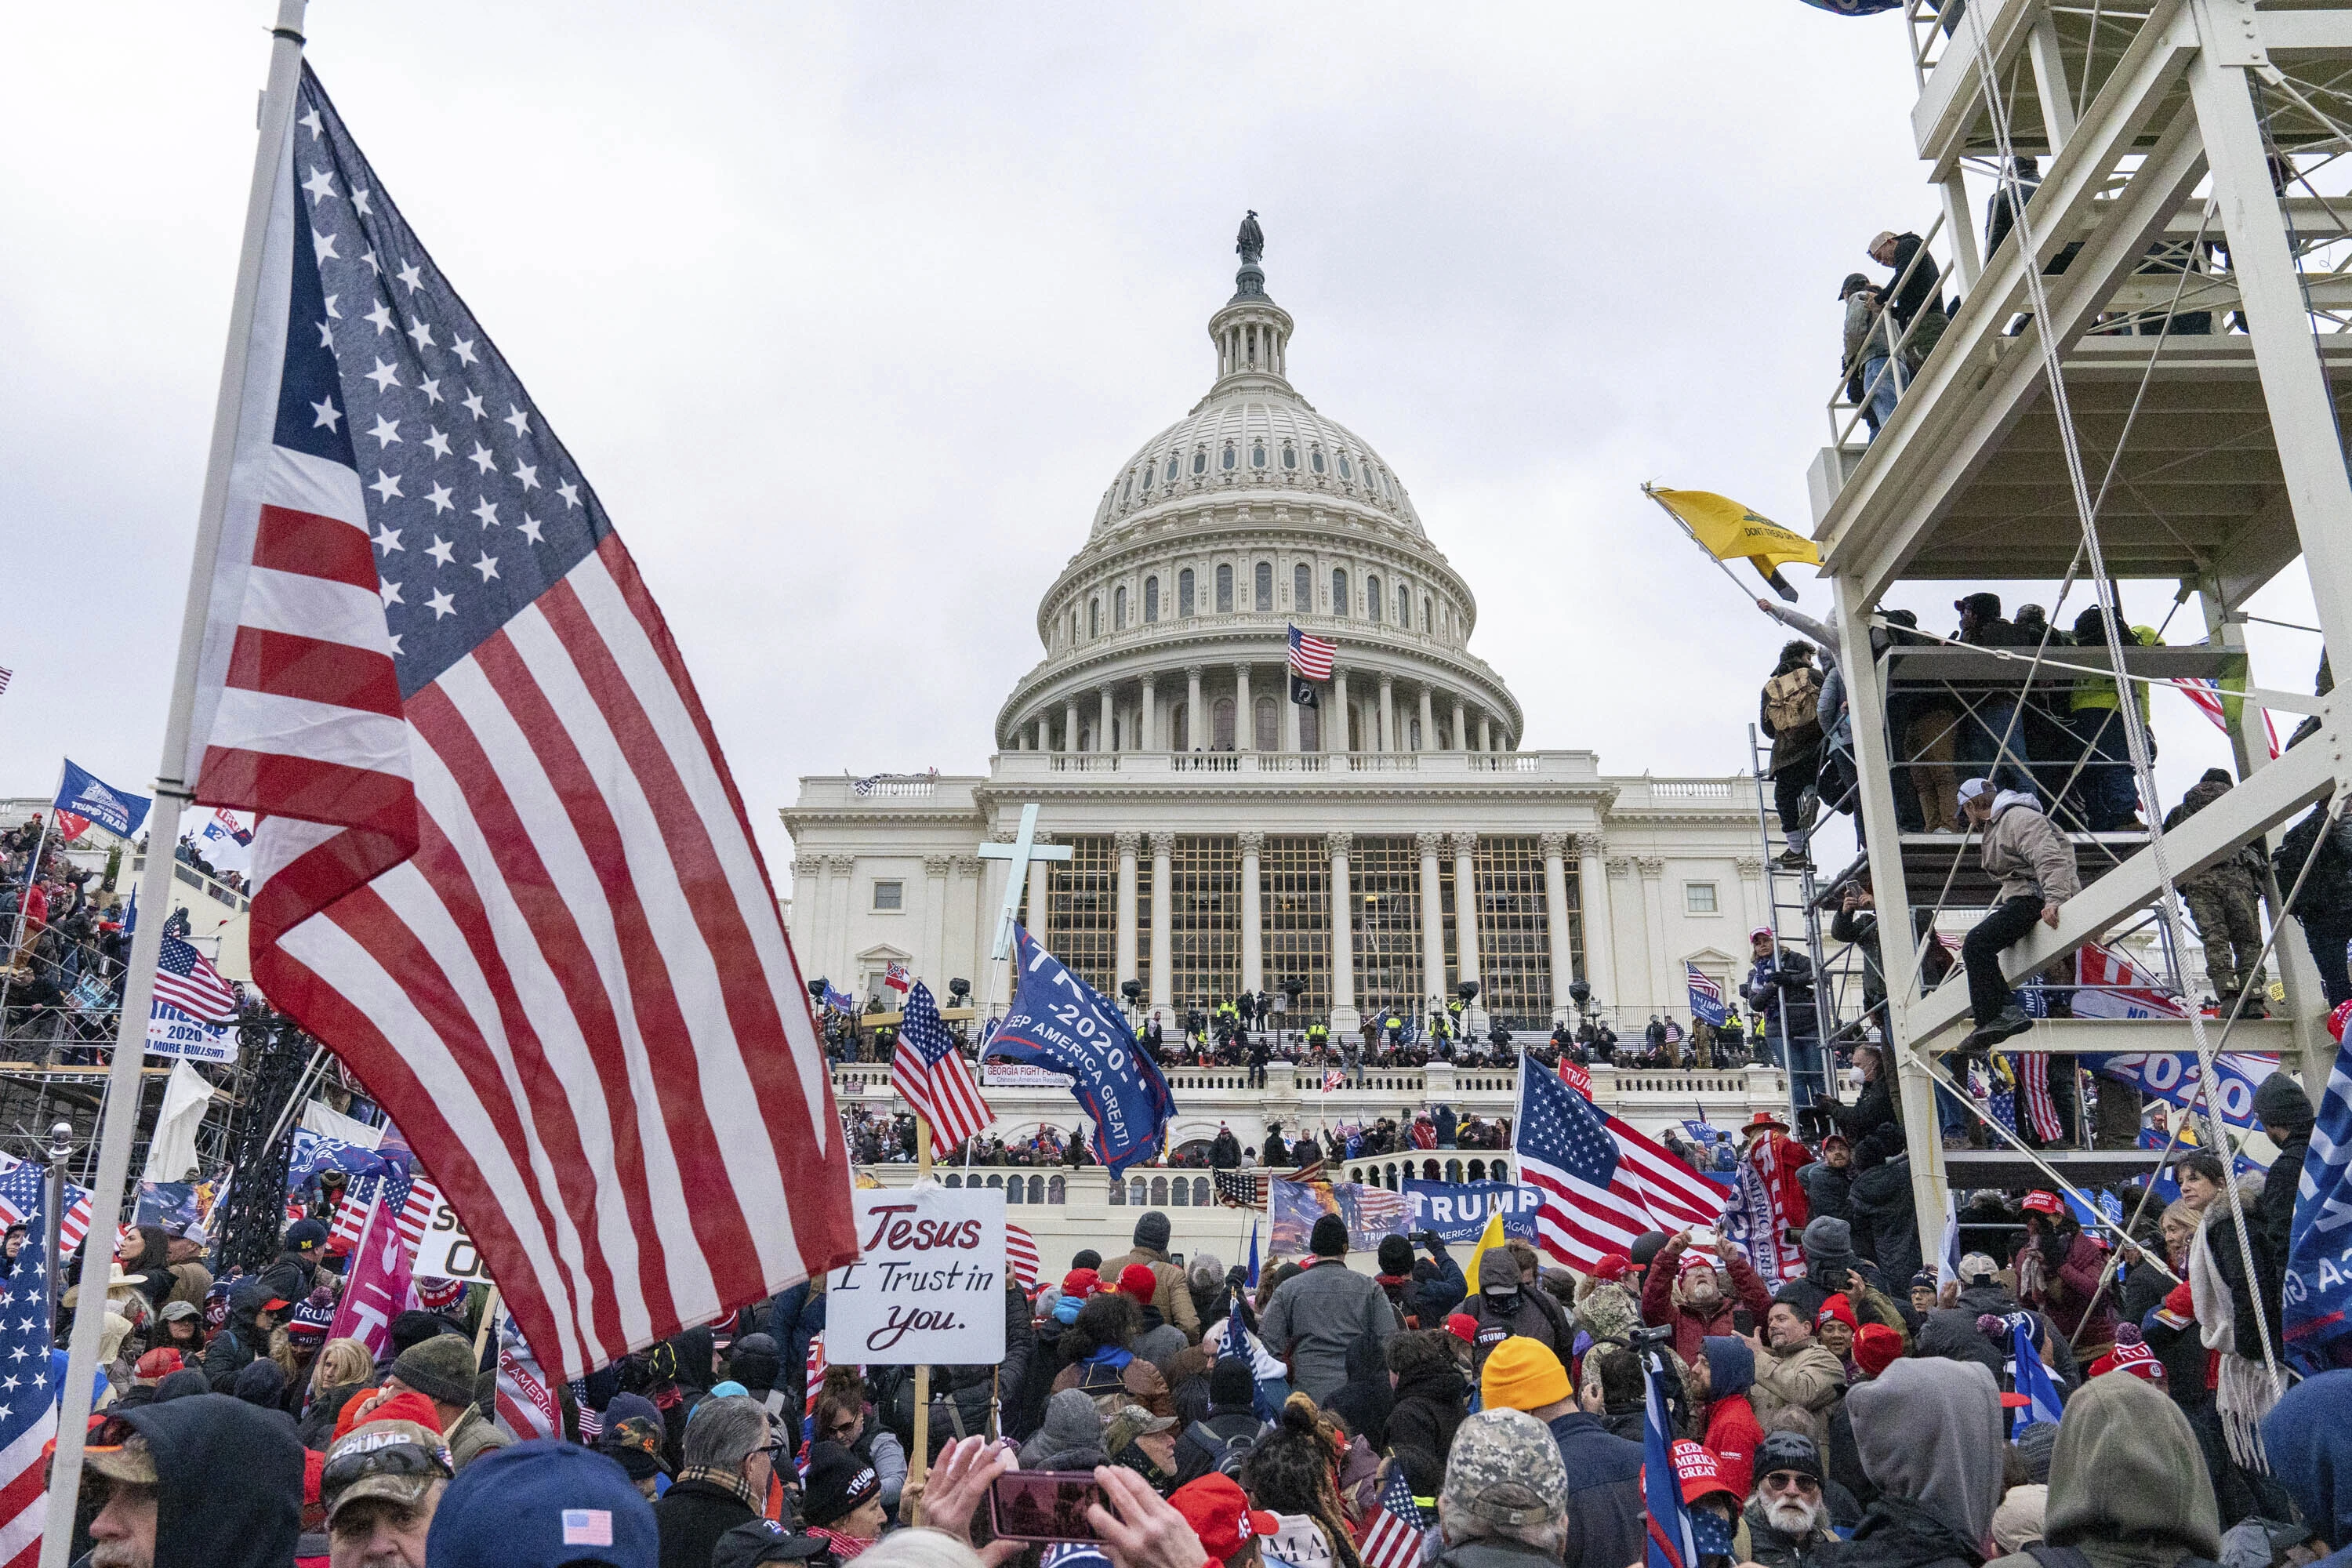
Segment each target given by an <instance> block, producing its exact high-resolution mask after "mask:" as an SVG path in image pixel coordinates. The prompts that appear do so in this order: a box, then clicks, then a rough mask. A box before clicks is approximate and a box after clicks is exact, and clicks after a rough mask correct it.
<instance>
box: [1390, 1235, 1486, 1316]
mask: <svg viewBox="0 0 2352 1568" xmlns="http://www.w3.org/2000/svg"><path fill="white" fill-rule="evenodd" d="M1422 1261H1423V1262H1425V1263H1429V1264H1431V1265H1433V1266H1434V1269H1435V1272H1434V1273H1433V1274H1432V1276H1431V1277H1430V1278H1428V1279H1422V1278H1421V1277H1420V1276H1419V1275H1418V1274H1416V1275H1415V1276H1414V1278H1413V1282H1412V1284H1411V1285H1409V1286H1407V1287H1406V1288H1405V1295H1406V1299H1407V1300H1410V1301H1411V1302H1412V1315H1413V1316H1414V1317H1416V1318H1418V1319H1420V1320H1421V1326H1422V1327H1423V1328H1424V1329H1442V1328H1444V1326H1445V1319H1446V1316H1447V1314H1449V1313H1452V1312H1458V1311H1460V1310H1462V1303H1463V1302H1464V1301H1465V1300H1468V1299H1469V1296H1470V1285H1469V1281H1467V1280H1466V1279H1464V1278H1463V1277H1462V1265H1460V1264H1459V1263H1456V1262H1455V1261H1454V1256H1453V1254H1451V1253H1449V1252H1447V1251H1446V1250H1445V1247H1444V1244H1443V1243H1440V1244H1439V1245H1438V1246H1436V1247H1432V1248H1431V1249H1430V1254H1429V1256H1428V1257H1427V1258H1424V1259H1423V1260H1422ZM1419 1267H1420V1265H1419V1264H1415V1265H1414V1268H1419Z"/></svg>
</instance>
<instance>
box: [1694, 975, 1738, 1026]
mask: <svg viewBox="0 0 2352 1568" xmlns="http://www.w3.org/2000/svg"><path fill="white" fill-rule="evenodd" d="M1683 978H1684V980H1685V984H1686V985H1687V987H1688V989H1689V992H1690V1010H1691V1016H1692V1017H1694V1018H1696V1019H1697V1020H1698V1021H1699V1022H1700V1023H1702V1024H1705V1025H1706V1026H1707V1027H1708V1028H1710V1029H1720V1028H1721V1027H1723V1026H1724V1025H1725V1023H1727V1021H1728V1020H1729V1019H1730V1017H1731V1008H1730V1007H1729V1006H1728V1005H1726V1004H1725V1002H1724V1000H1723V984H1722V982H1720V981H1718V980H1717V979H1716V977H1715V976H1714V975H1712V974H1709V973H1706V971H1705V970H1703V969H1701V968H1700V967H1699V966H1698V965H1697V964H1696V963H1691V962H1690V961H1689V960H1688V959H1685V960H1684V961H1683Z"/></svg>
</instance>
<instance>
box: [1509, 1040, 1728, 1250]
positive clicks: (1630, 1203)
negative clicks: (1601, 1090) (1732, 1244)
mask: <svg viewBox="0 0 2352 1568" xmlns="http://www.w3.org/2000/svg"><path fill="white" fill-rule="evenodd" d="M1512 1147H1513V1148H1514V1149H1515V1150H1516V1151H1517V1153H1518V1156H1519V1170H1520V1175H1519V1179H1520V1180H1521V1181H1522V1182H1525V1183H1526V1184H1528V1185H1530V1186H1533V1187H1535V1188H1537V1189H1538V1190H1539V1191H1540V1192H1541V1193H1542V1194H1543V1206H1542V1207H1541V1208H1540V1209H1539V1210H1538V1212H1537V1215H1536V1242H1537V1245H1538V1246H1540V1247H1542V1248H1543V1249H1544V1250H1545V1251H1546V1252H1548V1253H1549V1254H1551V1256H1552V1257H1554V1258H1558V1259H1559V1261H1560V1262H1562V1263H1565V1264H1567V1265H1569V1266H1570V1268H1580V1269H1589V1268H1591V1267H1592V1266H1593V1265H1594V1264H1596V1263H1598V1262H1600V1261H1601V1259H1602V1258H1609V1257H1623V1256H1628V1255H1630V1253H1631V1251H1632V1248H1633V1240H1634V1238H1635V1237H1638V1236H1640V1235H1641V1234H1642V1233H1643V1231H1645V1230H1664V1231H1677V1230H1681V1229H1684V1228H1685V1227H1686V1226H1712V1225H1714V1224H1715V1223H1716V1222H1717V1221H1718V1220H1720V1219H1721V1218H1722V1217H1723V1211H1724V1209H1725V1208H1726V1206H1727V1205H1728V1203H1729V1201H1730V1199H1729V1194H1727V1193H1726V1192H1725V1191H1724V1189H1722V1188H1721V1187H1718V1186H1717V1185H1715V1184H1713V1183H1711V1182H1709V1181H1707V1180H1706V1178H1705V1177H1703V1176H1701V1175H1699V1174H1698V1173H1696V1171H1693V1170H1692V1169H1691V1168H1690V1167H1689V1166H1688V1165H1685V1164H1684V1163H1682V1162H1681V1161H1680V1160H1677V1159H1675V1157H1674V1156H1673V1155H1672V1154H1670V1153H1668V1152H1666V1150H1665V1148H1664V1145H1662V1144H1660V1143H1658V1142H1656V1141H1655V1140H1654V1139H1652V1138H1651V1137H1650V1136H1649V1135H1648V1134H1647V1133H1644V1132H1642V1131H1637V1130H1636V1129H1634V1128H1633V1127H1632V1126H1630V1125H1628V1124H1627V1123H1625V1122H1622V1121H1619V1120H1618V1119H1617V1118H1615V1117H1614V1116H1612V1115H1610V1114H1608V1113H1607V1112H1606V1111H1603V1110H1601V1109H1600V1108H1598V1107H1597V1106H1595V1105H1594V1104H1593V1103H1592V1102H1591V1100H1587V1099H1585V1098H1584V1097H1583V1096H1582V1095H1580V1094H1576V1093H1574V1092H1572V1091H1570V1089H1569V1088H1568V1086H1567V1085H1565V1084H1563V1083H1561V1082H1560V1081H1559V1079H1557V1078H1554V1077H1553V1076H1552V1075H1551V1074H1550V1073H1548V1072H1545V1071H1543V1070H1542V1069H1541V1068H1538V1067H1537V1066H1536V1065H1535V1064H1534V1063H1533V1062H1532V1061H1531V1060H1529V1059H1528V1058H1525V1057H1522V1058H1520V1059H1519V1115H1518V1122H1517V1126H1516V1127H1514V1128H1513V1130H1512Z"/></svg>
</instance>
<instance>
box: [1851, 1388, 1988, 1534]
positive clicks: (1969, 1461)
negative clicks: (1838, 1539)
mask: <svg viewBox="0 0 2352 1568" xmlns="http://www.w3.org/2000/svg"><path fill="white" fill-rule="evenodd" d="M1846 1404H1847V1408H1848V1409H1849V1410H1851V1411H1852V1412H1853V1435H1854V1442H1855V1445H1856V1446H1857V1447H1858V1448H1859V1449H1860V1450H1861V1454H1862V1464H1863V1468H1864V1470H1865V1471H1866V1472H1868V1474H1869V1476H1870V1479H1871V1480H1872V1481H1873V1482H1874V1483H1875V1484H1876V1485H1877V1487H1878V1488H1879V1496H1878V1498H1877V1500H1875V1501H1874V1502H1873V1503H1872V1504H1871V1505H1870V1511H1869V1512H1868V1513H1867V1514H1865V1515H1864V1518H1863V1521H1862V1523H1861V1524H1860V1525H1859V1526H1857V1527H1856V1528H1855V1530H1854V1533H1853V1542H1852V1546H1853V1550H1852V1551H1851V1552H1848V1553H1847V1555H1846V1559H1845V1565H1844V1568H1924V1565H1926V1564H1928V1563H1945V1564H1952V1563H1958V1564H1964V1565H1967V1568H1974V1564H1976V1563H1979V1562H1980V1561H1981V1560H1982V1554H1981V1552H1979V1543H1981V1542H1983V1541H1984V1540H1985V1539H1986V1538H1987V1537H1988V1536H1990V1534H1991V1533H1992V1514H1993V1509H1994V1508H1995V1507H1996V1506H1997V1505H1998V1504H1999V1502H2000V1483H2001V1468H2002V1451H2003V1447H2004V1446H2003V1444H2002V1442H2001V1409H2000V1389H1999V1387H1998V1385H1997V1384H1995V1383H1994V1381H1993V1375H1992V1373H1989V1372H1987V1371H1986V1370H1985V1369H1984V1368H1982V1367H1980V1366H1974V1365H1962V1364H1959V1363H1953V1362H1946V1361H1937V1360H1934V1359H1920V1358H1916V1357H1911V1358H1906V1359H1904V1360H1902V1361H1898V1362H1895V1363H1894V1364H1893V1365H1891V1366H1889V1367H1888V1368H1887V1369H1886V1370H1885V1372H1883V1373H1879V1375H1878V1376H1876V1377H1874V1378H1873V1379H1872V1380H1870V1381H1869V1382H1868V1383H1864V1384H1860V1385H1858V1386H1857V1387H1856V1388H1855V1389H1854V1390H1853V1393H1852V1394H1849V1395H1847V1399H1846Z"/></svg>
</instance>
